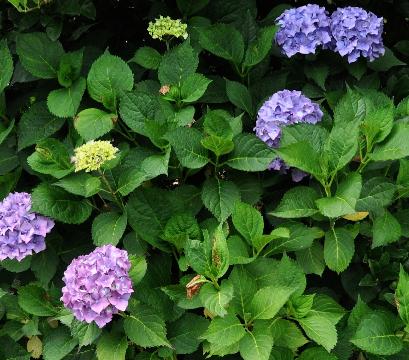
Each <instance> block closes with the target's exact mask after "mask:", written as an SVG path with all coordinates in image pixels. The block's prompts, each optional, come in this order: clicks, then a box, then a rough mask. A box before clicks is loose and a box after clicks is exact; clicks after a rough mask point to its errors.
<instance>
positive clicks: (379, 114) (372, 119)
mask: <svg viewBox="0 0 409 360" xmlns="http://www.w3.org/2000/svg"><path fill="white" fill-rule="evenodd" d="M382 95H383V94H382ZM383 96H384V95H383ZM385 97H386V96H385ZM386 101H387V103H386V104H382V105H383V107H380V105H379V104H374V105H373V106H374V109H367V111H366V115H365V118H364V121H363V124H362V130H363V133H364V134H365V136H366V138H367V141H368V142H369V143H370V144H374V143H377V142H381V141H383V140H384V139H385V138H386V137H387V136H388V135H389V133H390V132H391V130H392V127H393V116H394V106H393V102H392V101H391V100H390V99H388V98H386Z"/></svg>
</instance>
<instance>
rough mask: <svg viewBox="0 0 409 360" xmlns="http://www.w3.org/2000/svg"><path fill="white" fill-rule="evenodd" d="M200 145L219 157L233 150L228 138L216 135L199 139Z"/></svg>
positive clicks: (232, 144) (231, 142)
mask: <svg viewBox="0 0 409 360" xmlns="http://www.w3.org/2000/svg"><path fill="white" fill-rule="evenodd" d="M200 143H201V144H202V146H203V147H204V148H206V149H208V150H210V151H212V152H213V153H215V154H216V156H218V157H220V156H221V155H225V154H228V153H230V152H232V151H233V149H234V143H233V141H232V140H230V139H225V138H221V137H218V136H207V137H205V138H204V139H202V140H201V141H200Z"/></svg>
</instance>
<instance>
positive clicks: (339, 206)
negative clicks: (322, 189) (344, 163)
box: [315, 173, 362, 218]
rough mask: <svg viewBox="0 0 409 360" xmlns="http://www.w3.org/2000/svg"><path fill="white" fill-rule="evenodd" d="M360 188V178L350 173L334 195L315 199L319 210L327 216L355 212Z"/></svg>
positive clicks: (333, 216)
mask: <svg viewBox="0 0 409 360" xmlns="http://www.w3.org/2000/svg"><path fill="white" fill-rule="evenodd" d="M361 189H362V178H361V175H360V174H358V173H351V174H349V175H348V176H347V178H346V179H345V180H344V181H342V182H341V183H340V184H339V185H338V188H337V191H336V193H335V196H333V197H327V198H322V199H318V200H316V202H315V203H316V204H317V206H318V209H319V211H320V212H321V214H322V215H324V216H327V217H329V218H336V217H339V216H342V215H347V214H353V213H355V205H356V203H357V200H358V198H359V195H360V193H361Z"/></svg>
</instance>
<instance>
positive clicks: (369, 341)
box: [351, 311, 403, 355]
mask: <svg viewBox="0 0 409 360" xmlns="http://www.w3.org/2000/svg"><path fill="white" fill-rule="evenodd" d="M395 323H396V320H395V317H394V315H392V314H391V313H387V312H381V311H373V312H370V313H369V314H367V315H365V316H364V317H363V318H362V319H361V322H360V324H359V326H358V329H357V330H356V332H355V335H354V336H353V337H352V339H351V342H352V343H353V344H354V345H355V346H357V347H358V348H359V349H361V350H364V351H367V352H369V353H371V354H376V355H393V354H396V353H398V352H399V351H400V350H401V349H402V346H403V343H402V340H401V339H400V338H399V337H398V336H396V335H395Z"/></svg>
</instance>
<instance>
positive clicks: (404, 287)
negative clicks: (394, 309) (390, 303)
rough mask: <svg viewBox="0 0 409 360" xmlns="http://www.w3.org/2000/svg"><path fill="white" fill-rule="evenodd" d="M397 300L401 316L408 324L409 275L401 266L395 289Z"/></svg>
mask: <svg viewBox="0 0 409 360" xmlns="http://www.w3.org/2000/svg"><path fill="white" fill-rule="evenodd" d="M395 296H396V302H397V304H398V312H399V316H400V318H401V319H402V320H403V322H404V323H405V325H406V326H408V325H409V275H408V273H407V272H406V271H405V269H404V268H403V266H402V265H401V266H400V272H399V281H398V285H397V287H396V291H395Z"/></svg>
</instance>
